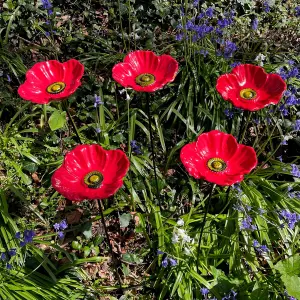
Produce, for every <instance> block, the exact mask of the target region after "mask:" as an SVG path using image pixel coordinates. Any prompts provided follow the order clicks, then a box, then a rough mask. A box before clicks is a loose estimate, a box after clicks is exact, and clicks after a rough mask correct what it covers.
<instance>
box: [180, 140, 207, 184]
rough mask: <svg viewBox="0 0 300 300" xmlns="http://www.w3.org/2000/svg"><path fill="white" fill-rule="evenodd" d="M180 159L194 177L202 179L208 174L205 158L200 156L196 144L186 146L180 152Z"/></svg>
mask: <svg viewBox="0 0 300 300" xmlns="http://www.w3.org/2000/svg"><path fill="white" fill-rule="evenodd" d="M180 159H181V161H182V163H183V165H184V166H185V168H186V169H187V171H188V172H189V174H190V175H192V176H193V177H195V178H197V179H200V178H203V175H204V173H206V168H205V162H204V158H203V157H202V156H201V154H200V155H199V153H198V151H197V147H196V143H195V142H194V143H190V144H187V145H185V146H184V147H183V148H182V149H181V151H180Z"/></svg>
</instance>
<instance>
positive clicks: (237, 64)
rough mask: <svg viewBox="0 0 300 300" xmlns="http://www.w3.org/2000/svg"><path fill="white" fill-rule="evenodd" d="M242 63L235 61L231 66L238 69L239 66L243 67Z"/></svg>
mask: <svg viewBox="0 0 300 300" xmlns="http://www.w3.org/2000/svg"><path fill="white" fill-rule="evenodd" d="M241 64H242V63H240V62H239V61H235V62H233V63H232V64H231V65H230V67H231V68H235V67H237V66H239V65H241Z"/></svg>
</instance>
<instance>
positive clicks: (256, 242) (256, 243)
mask: <svg viewBox="0 0 300 300" xmlns="http://www.w3.org/2000/svg"><path fill="white" fill-rule="evenodd" d="M259 246H260V244H259V242H258V241H257V240H253V247H255V248H257V247H259Z"/></svg>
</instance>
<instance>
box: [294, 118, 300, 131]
mask: <svg viewBox="0 0 300 300" xmlns="http://www.w3.org/2000/svg"><path fill="white" fill-rule="evenodd" d="M294 130H296V131H299V130H300V120H296V122H295V124H294Z"/></svg>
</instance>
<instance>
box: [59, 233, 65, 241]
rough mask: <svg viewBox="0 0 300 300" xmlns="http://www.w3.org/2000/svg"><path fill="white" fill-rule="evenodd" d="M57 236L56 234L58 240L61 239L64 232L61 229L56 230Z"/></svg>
mask: <svg viewBox="0 0 300 300" xmlns="http://www.w3.org/2000/svg"><path fill="white" fill-rule="evenodd" d="M57 236H58V238H59V239H60V240H62V239H63V238H64V236H65V234H64V232H62V231H58V232H57Z"/></svg>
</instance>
